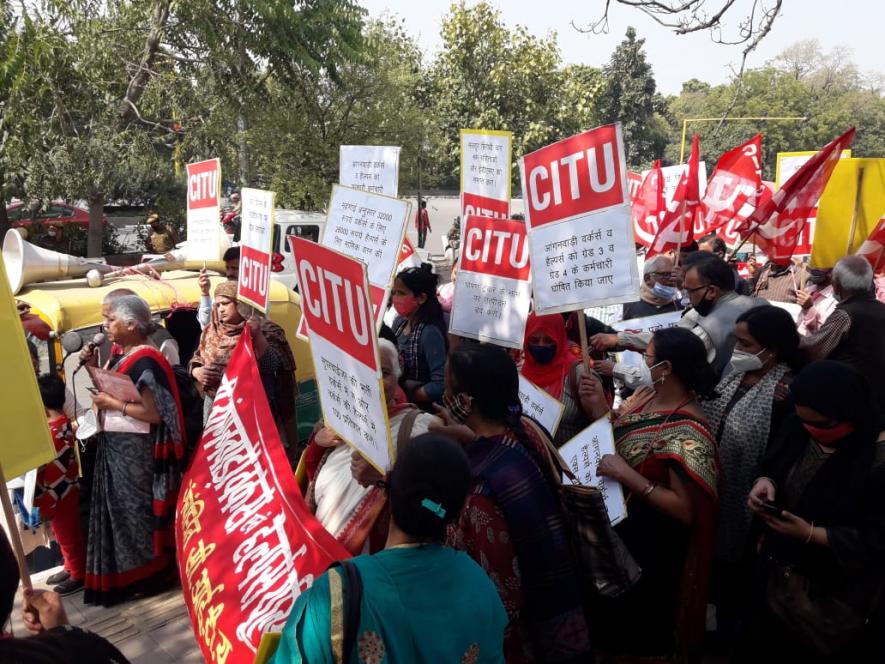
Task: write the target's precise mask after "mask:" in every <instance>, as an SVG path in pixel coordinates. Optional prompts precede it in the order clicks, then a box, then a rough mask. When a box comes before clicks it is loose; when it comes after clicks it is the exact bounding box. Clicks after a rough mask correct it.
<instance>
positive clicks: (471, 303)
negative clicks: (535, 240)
mask: <svg viewBox="0 0 885 664" xmlns="http://www.w3.org/2000/svg"><path fill="white" fill-rule="evenodd" d="M530 277H531V273H530V269H529V246H528V241H527V238H526V230H525V224H523V223H522V222H519V221H504V220H497V219H492V218H490V217H479V216H474V215H471V216H468V217H467V218H466V221H465V223H464V242H462V243H461V262H460V269H459V270H458V280H457V282H455V296H454V300H453V304H452V316H451V319H450V323H449V331H450V332H451V333H452V334H457V335H459V336H462V337H468V338H470V339H478V340H480V341H487V342H490V343H494V344H497V345H499V346H504V347H506V348H522V341H523V337H524V336H525V322H526V319H527V318H528V315H529V308H530V306H531V295H532V294H531V284H530Z"/></svg>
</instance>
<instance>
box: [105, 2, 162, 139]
mask: <svg viewBox="0 0 885 664" xmlns="http://www.w3.org/2000/svg"><path fill="white" fill-rule="evenodd" d="M170 4H171V0H155V2H154V7H153V12H152V16H151V24H150V30H149V31H148V35H147V37H146V38H145V41H144V49H143V51H142V55H141V62H140V63H139V65H138V68H137V69H136V70H135V73H134V74H133V75H132V78H131V79H129V86H128V87H127V88H126V94H125V96H124V97H123V101H122V102H120V108H119V110H118V117H117V123H118V125H119V126H120V127H125V126H126V123H128V122H129V121H130V120H131V119H132V116H133V109H135V108H136V106H135V105H136V104H137V103H138V102H139V101H141V96H142V95H143V94H144V89H145V88H146V87H147V84H148V81H149V80H150V77H151V66H152V65H153V62H154V58H155V57H156V55H157V51H158V50H159V48H160V37H161V36H162V34H163V30H164V28H165V27H166V22H167V20H168V19H169V5H170Z"/></svg>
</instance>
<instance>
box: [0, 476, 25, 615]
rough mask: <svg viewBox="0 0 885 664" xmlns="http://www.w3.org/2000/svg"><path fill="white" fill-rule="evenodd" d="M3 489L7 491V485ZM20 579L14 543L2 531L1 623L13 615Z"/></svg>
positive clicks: (0, 568) (0, 544) (0, 538)
mask: <svg viewBox="0 0 885 664" xmlns="http://www.w3.org/2000/svg"><path fill="white" fill-rule="evenodd" d="M3 490H4V491H6V487H3ZM20 580H21V577H20V576H19V571H18V563H17V562H16V560H15V554H14V553H13V552H12V545H11V544H10V543H9V540H8V539H7V538H6V533H3V532H0V625H5V624H6V623H7V621H8V620H9V616H11V615H12V608H13V606H14V605H15V593H16V591H17V590H18V582H19V581H20Z"/></svg>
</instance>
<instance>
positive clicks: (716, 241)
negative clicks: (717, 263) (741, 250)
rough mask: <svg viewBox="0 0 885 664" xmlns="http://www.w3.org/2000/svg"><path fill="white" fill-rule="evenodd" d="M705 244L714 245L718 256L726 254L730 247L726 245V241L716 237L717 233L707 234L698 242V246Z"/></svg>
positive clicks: (714, 251) (714, 250)
mask: <svg viewBox="0 0 885 664" xmlns="http://www.w3.org/2000/svg"><path fill="white" fill-rule="evenodd" d="M705 242H709V243H711V244H712V245H713V252H712V253H714V254H716V255H717V256H718V255H719V254H720V252H721V253H723V254H724V253H725V252H726V251H728V245H726V244H725V240H723V239H722V238H721V237H719V236H718V235H716V233H707V234H706V235H705V236H704V237H702V238H701V239H700V240H698V244H704V243H705Z"/></svg>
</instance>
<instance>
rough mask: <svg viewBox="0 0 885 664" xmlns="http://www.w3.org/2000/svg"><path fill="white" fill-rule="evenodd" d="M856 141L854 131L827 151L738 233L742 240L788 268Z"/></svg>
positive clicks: (792, 180) (801, 172) (778, 193)
mask: <svg viewBox="0 0 885 664" xmlns="http://www.w3.org/2000/svg"><path fill="white" fill-rule="evenodd" d="M853 140H854V127H852V128H851V129H849V130H848V131H846V132H845V133H844V134H842V135H841V136H839V137H838V138H836V139H834V140H833V141H831V142H830V143H828V144H827V145H826V146H824V147H823V149H821V150H820V151H819V152H818V153H817V154H815V155H814V156H813V157H812V158H811V159H809V160H808V161H807V162H805V163H804V164H803V165H802V166H801V167H800V168H799V170H798V171H796V173H795V174H794V175H793V177H791V178H790V179H789V180H787V181H786V182H785V183H784V184H783V185H782V186H781V188H780V189H778V190H777V191H776V192H775V194H774V195H773V196H772V197H771V198H770V199H769V200H767V201H765V202H764V203H762V204H761V205H759V206H758V207H757V208H756V209H755V210H754V211H753V213H752V214H751V215H750V216H749V217H747V219H746V220H745V221H744V222H743V223H742V224H740V226H738V228H737V229H736V230H737V232H738V233H739V234H740V236H741V238H742V239H743V238H747V237H750V236H752V239H753V241H754V242H755V243H756V245H757V246H758V247H759V249H761V250H762V251H763V252H765V254H766V255H767V256H768V259H769V260H770V261H771V262H772V263H776V264H779V265H788V264H789V262H790V258H791V257H792V256H793V254H794V253H796V245H797V244H798V243H799V241H800V238H801V236H802V232H803V230H804V229H805V226H806V224H807V222H808V218H809V217H810V216H812V214H813V213H814V208H815V206H816V205H817V201H818V199H819V198H820V195H821V194H822V193H823V190H824V188H825V187H826V186H827V182H828V181H829V179H830V175H832V174H833V169H835V168H836V164H837V163H838V161H839V158H840V157H841V156H842V150H845V149H847V148H848V147H849V146H850V145H851V142H852V141H853Z"/></svg>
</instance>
